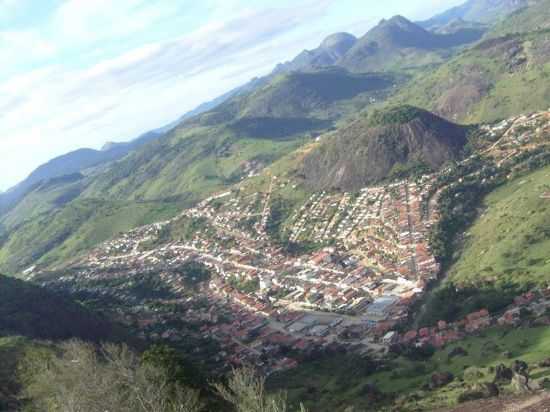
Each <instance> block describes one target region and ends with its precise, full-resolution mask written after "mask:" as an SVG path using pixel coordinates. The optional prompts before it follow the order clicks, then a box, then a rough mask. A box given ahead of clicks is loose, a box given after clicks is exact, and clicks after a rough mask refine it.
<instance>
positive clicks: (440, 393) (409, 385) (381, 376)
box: [269, 327, 550, 412]
mask: <svg viewBox="0 0 550 412" xmlns="http://www.w3.org/2000/svg"><path fill="white" fill-rule="evenodd" d="M457 346H460V347H462V348H464V349H465V350H466V351H467V352H468V355H467V356H463V357H453V358H450V359H449V357H448V355H449V353H450V352H451V351H452V350H453V349H454V348H456V347H457ZM504 351H508V352H510V353H511V357H510V358H504V357H503V355H502V353H503V352H504ZM549 351H550V330H548V328H545V327H537V328H529V329H516V330H512V329H500V328H494V329H491V330H488V331H486V332H485V333H484V334H482V335H481V336H477V337H469V338H467V339H465V340H463V341H461V342H457V343H455V344H452V345H449V346H448V347H446V348H445V349H443V350H439V351H437V352H435V354H434V355H433V356H432V357H431V358H430V359H428V360H425V361H411V360H408V359H404V358H397V359H394V360H392V361H391V362H390V364H389V365H388V367H389V370H388V371H380V372H375V373H372V371H371V370H369V366H368V364H367V363H366V362H364V361H359V360H356V359H353V358H350V357H348V356H344V355H338V356H333V357H330V358H327V359H322V360H318V361H313V362H307V363H304V364H302V365H301V366H299V367H298V368H297V369H295V370H291V371H288V372H284V373H282V374H278V375H275V376H273V377H272V378H271V379H270V382H269V383H270V387H271V388H272V389H273V388H286V389H287V390H288V394H289V398H290V400H291V401H293V402H298V401H300V400H302V401H304V402H305V403H306V406H308V407H310V408H314V409H315V410H316V411H318V412H328V411H331V412H343V411H345V410H346V408H347V407H349V406H352V405H353V406H355V407H356V410H389V406H388V404H387V403H386V404H384V403H382V404H378V405H376V406H374V404H373V403H372V402H371V401H369V400H368V396H367V395H368V390H367V389H366V388H368V385H369V384H374V385H375V386H376V387H377V388H378V389H379V390H380V391H382V392H384V393H386V394H392V393H398V394H399V398H398V400H397V402H398V403H400V404H401V405H403V406H402V407H401V408H400V409H399V410H400V411H409V410H416V411H431V410H436V409H437V408H442V407H446V406H450V405H454V404H456V403H457V397H458V395H459V394H461V393H462V392H464V391H465V390H466V389H468V386H469V385H471V384H474V383H476V382H491V381H492V379H493V377H494V373H491V372H490V371H489V370H488V368H490V367H494V366H496V365H498V364H500V363H504V364H507V365H510V364H511V363H512V362H513V361H514V360H515V359H521V360H524V361H526V362H527V363H528V364H529V365H530V366H531V367H532V369H531V376H532V377H534V378H541V377H543V376H548V375H550V370H548V369H540V368H537V367H536V366H535V365H536V364H537V363H538V362H540V361H542V360H544V359H546V358H547V357H548V353H549ZM443 371H447V372H451V373H453V375H454V376H455V378H456V379H455V381H454V383H452V384H451V385H449V386H447V387H446V388H443V389H439V390H436V391H428V392H426V391H423V390H422V386H423V385H424V384H426V383H428V381H429V378H430V376H431V374H432V373H434V372H443ZM478 374H479V377H476V376H475V375H478ZM460 379H464V382H461V381H460ZM414 394H416V395H420V399H419V400H415V398H416V397H415V396H414Z"/></svg>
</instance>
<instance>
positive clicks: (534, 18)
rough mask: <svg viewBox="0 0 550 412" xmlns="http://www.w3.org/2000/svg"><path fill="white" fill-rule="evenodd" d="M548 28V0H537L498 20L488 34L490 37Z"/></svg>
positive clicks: (549, 19) (549, 5) (549, 21)
mask: <svg viewBox="0 0 550 412" xmlns="http://www.w3.org/2000/svg"><path fill="white" fill-rule="evenodd" d="M548 28H550V0H539V1H538V2H537V3H536V4H534V5H532V6H530V7H528V8H526V9H519V10H517V11H516V12H514V13H512V14H511V15H510V16H508V17H507V18H506V19H505V20H504V21H502V22H499V23H498V24H497V25H496V26H495V27H494V28H493V29H492V30H491V33H490V34H489V35H490V36H491V37H496V36H504V35H506V34H511V33H526V32H529V31H533V30H544V29H548Z"/></svg>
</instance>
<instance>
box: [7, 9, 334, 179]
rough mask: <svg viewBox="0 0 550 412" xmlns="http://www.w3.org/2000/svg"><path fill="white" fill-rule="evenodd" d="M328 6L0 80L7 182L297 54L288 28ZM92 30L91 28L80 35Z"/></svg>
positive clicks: (135, 130) (264, 15) (266, 12)
mask: <svg viewBox="0 0 550 412" xmlns="http://www.w3.org/2000/svg"><path fill="white" fill-rule="evenodd" d="M124 1H125V2H126V5H128V4H129V3H128V1H132V0H124ZM102 2H103V0H97V2H95V1H93V2H91V3H94V4H95V6H97V5H98V4H100V3H102ZM69 3H70V7H69ZM69 3H67V4H66V5H65V7H66V8H65V9H64V10H63V11H62V13H65V15H67V13H69V15H71V16H73V17H75V16H76V14H70V13H79V14H78V16H76V19H77V20H79V21H81V22H87V21H88V20H89V19H95V18H96V17H97V16H96V14H97V13H96V9H95V8H94V7H91V6H88V7H87V8H85V9H84V10H76V9H75V8H76V4H78V1H77V0H71V1H70V2H69ZM86 3H88V0H86ZM151 3H152V2H151ZM111 4H113V3H112V2H111ZM133 4H135V6H136V7H140V4H141V3H140V2H139V1H137V0H136V1H133ZM329 4H330V1H322V2H313V1H312V0H307V1H302V2H301V4H299V5H296V6H295V7H293V8H292V9H290V8H289V9H282V10H281V9H279V10H277V9H255V10H254V9H245V10H243V9H241V10H240V13H239V14H233V15H232V16H231V17H230V18H225V19H218V20H212V21H210V23H209V24H207V25H205V26H203V27H201V28H199V29H197V30H195V31H194V32H191V33H189V34H187V35H185V36H182V37H179V38H176V39H173V40H170V41H165V42H162V43H153V44H147V45H143V46H142V47H139V48H136V49H134V50H130V51H128V52H126V53H123V54H121V55H119V56H118V57H115V58H111V59H106V60H103V61H99V62H98V63H97V64H94V65H93V66H91V67H86V68H83V69H70V68H68V67H67V66H63V65H58V64H52V65H50V66H47V67H42V68H40V69H38V70H33V71H30V72H28V73H25V74H21V75H17V76H14V77H12V78H10V79H8V80H6V81H4V82H2V83H0V109H4V110H2V112H0V128H1V129H2V130H8V131H9V133H7V134H4V135H3V137H1V138H0V153H2V155H1V161H2V169H3V171H4V170H6V172H5V173H3V174H4V176H2V178H1V179H2V180H1V181H0V187H2V186H3V188H4V189H5V188H6V187H5V186H6V185H8V184H10V185H11V184H13V183H15V181H16V180H20V179H22V178H24V176H25V175H26V174H28V173H29V172H30V171H31V170H32V169H33V168H34V167H36V166H37V165H38V164H40V163H42V162H45V161H47V160H49V159H51V158H52V157H53V156H55V155H59V154H62V153H64V152H67V151H70V150H74V149H76V148H79V147H86V146H88V147H99V146H101V145H102V144H103V143H104V142H106V141H110V140H121V139H128V138H132V137H135V136H137V135H138V134H140V133H142V132H144V131H146V130H149V129H152V128H156V127H159V126H161V125H163V124H166V123H168V122H170V121H172V120H174V119H175V118H177V117H179V116H180V115H182V114H183V113H184V112H186V111H187V110H189V109H191V108H193V107H194V106H196V105H198V104H200V103H202V102H204V101H206V100H208V99H211V98H213V97H216V96H218V95H220V94H222V93H224V92H226V91H227V90H229V89H230V88H232V87H235V86H237V85H240V84H242V83H244V82H246V81H248V80H249V79H250V78H251V77H253V76H255V75H258V74H261V73H266V72H267V71H268V70H269V69H271V68H272V66H273V64H274V63H275V62H277V61H279V60H284V59H286V58H288V57H290V56H291V55H292V54H293V53H294V52H298V51H299V46H298V45H299V44H300V43H301V42H300V41H296V40H297V39H296V38H295V37H294V38H293V41H291V39H290V37H288V34H289V33H290V32H292V31H293V30H294V29H296V28H297V27H299V26H300V24H301V23H302V22H303V21H304V20H308V19H312V18H315V17H318V16H320V15H322V13H323V12H324V11H325V9H326V7H327V6H328V5H329ZM312 6H313V7H312ZM143 13H145V11H143ZM144 20H145V19H144ZM62 30H63V31H66V30H72V28H71V27H70V26H65V27H63V28H62ZM88 35H89V31H88V29H85V30H83V31H81V32H78V31H75V32H74V36H84V37H85V38H87V39H89V37H87V36H88ZM294 49H295V50H294Z"/></svg>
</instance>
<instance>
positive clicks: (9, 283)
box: [0, 275, 124, 342]
mask: <svg viewBox="0 0 550 412" xmlns="http://www.w3.org/2000/svg"><path fill="white" fill-rule="evenodd" d="M0 335H1V336H6V335H21V336H26V337H29V338H38V339H68V338H73V337H77V338H81V339H87V340H91V341H96V342H99V341H103V340H109V339H115V340H116V339H120V338H123V337H124V335H123V334H122V331H121V330H120V328H118V327H116V326H115V325H113V324H112V323H111V322H110V321H108V320H106V319H104V318H103V317H101V316H100V315H98V314H95V313H93V312H91V311H90V310H88V309H87V308H85V307H83V306H82V305H80V304H78V303H76V302H74V301H73V300H72V299H70V298H68V297H65V296H61V295H57V294H55V293H53V292H51V291H49V290H46V289H44V288H41V287H38V286H34V285H32V284H29V283H26V282H23V281H21V280H17V279H13V278H9V277H6V276H1V275H0Z"/></svg>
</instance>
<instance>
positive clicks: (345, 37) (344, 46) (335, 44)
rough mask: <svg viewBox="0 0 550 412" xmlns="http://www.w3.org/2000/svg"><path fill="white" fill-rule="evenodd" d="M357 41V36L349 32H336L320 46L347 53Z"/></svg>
mask: <svg viewBox="0 0 550 412" xmlns="http://www.w3.org/2000/svg"><path fill="white" fill-rule="evenodd" d="M356 42H357V37H355V36H354V35H352V34H349V33H334V34H331V35H330V36H328V37H327V38H326V39H325V40H323V42H322V43H321V46H319V48H321V49H325V50H330V51H338V52H343V53H345V52H346V51H348V50H349V49H351V48H352V46H353V45H354V44H355V43H356Z"/></svg>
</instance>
